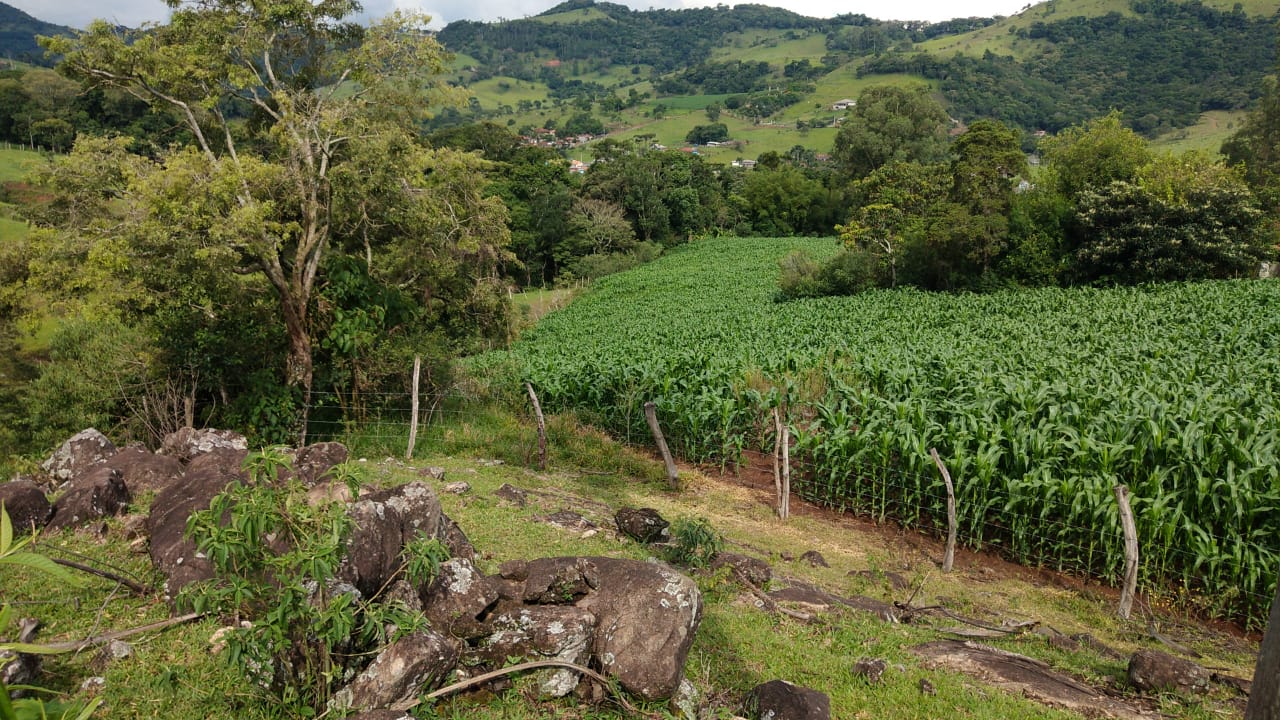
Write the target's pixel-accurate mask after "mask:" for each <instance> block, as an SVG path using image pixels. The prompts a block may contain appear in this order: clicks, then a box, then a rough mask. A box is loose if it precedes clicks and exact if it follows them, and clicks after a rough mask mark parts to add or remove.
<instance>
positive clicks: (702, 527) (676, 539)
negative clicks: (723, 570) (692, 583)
mask: <svg viewBox="0 0 1280 720" xmlns="http://www.w3.org/2000/svg"><path fill="white" fill-rule="evenodd" d="M723 547H724V538H723V537H721V536H720V533H718V532H716V529H715V528H714V527H712V526H711V521H709V520H707V519H706V518H688V517H681V518H676V519H675V521H674V522H672V523H671V543H670V544H669V545H668V546H667V559H668V560H670V561H671V562H672V563H675V564H676V565H683V566H685V567H691V568H700V567H706V566H707V565H709V564H711V561H712V560H714V559H715V556H716V553H718V552H720V550H721V548H723Z"/></svg>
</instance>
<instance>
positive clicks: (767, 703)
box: [743, 680, 831, 720]
mask: <svg viewBox="0 0 1280 720" xmlns="http://www.w3.org/2000/svg"><path fill="white" fill-rule="evenodd" d="M743 706H744V711H745V713H746V716H747V717H748V718H751V719H752V720H830V718H831V699H830V698H828V697H827V696H826V694H825V693H820V692H818V691H817V690H811V689H810V688H807V687H801V686H799V685H794V684H792V683H789V682H787V681H786V680H770V681H769V682H767V683H763V684H760V685H757V686H755V688H753V689H752V690H751V692H750V693H747V697H746V700H744V701H743Z"/></svg>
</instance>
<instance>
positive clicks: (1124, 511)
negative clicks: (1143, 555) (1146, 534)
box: [1115, 485, 1138, 620]
mask: <svg viewBox="0 0 1280 720" xmlns="http://www.w3.org/2000/svg"><path fill="white" fill-rule="evenodd" d="M1115 492H1116V503H1117V504H1118V505H1119V506H1120V527H1121V529H1122V530H1124V587H1122V588H1121V589H1120V608H1119V613H1120V617H1122V618H1124V619H1125V620H1128V619H1129V614H1130V613H1131V612H1132V611H1133V594H1134V592H1136V591H1137V589H1138V528H1137V526H1136V525H1134V523H1133V510H1132V509H1131V508H1130V507H1129V488H1128V487H1126V486H1124V485H1117V486H1116V487H1115Z"/></svg>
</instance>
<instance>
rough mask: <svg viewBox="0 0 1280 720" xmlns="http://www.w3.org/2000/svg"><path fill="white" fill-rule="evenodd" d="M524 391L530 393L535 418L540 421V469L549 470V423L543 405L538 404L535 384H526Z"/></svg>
mask: <svg viewBox="0 0 1280 720" xmlns="http://www.w3.org/2000/svg"><path fill="white" fill-rule="evenodd" d="M524 389H525V390H528V391H529V401H530V402H532V403H533V416H534V417H535V418H537V420H538V469H539V470H546V469H547V423H546V421H545V420H544V419H543V417H542V403H540V402H538V394H537V393H535V392H534V391H533V383H525V384H524Z"/></svg>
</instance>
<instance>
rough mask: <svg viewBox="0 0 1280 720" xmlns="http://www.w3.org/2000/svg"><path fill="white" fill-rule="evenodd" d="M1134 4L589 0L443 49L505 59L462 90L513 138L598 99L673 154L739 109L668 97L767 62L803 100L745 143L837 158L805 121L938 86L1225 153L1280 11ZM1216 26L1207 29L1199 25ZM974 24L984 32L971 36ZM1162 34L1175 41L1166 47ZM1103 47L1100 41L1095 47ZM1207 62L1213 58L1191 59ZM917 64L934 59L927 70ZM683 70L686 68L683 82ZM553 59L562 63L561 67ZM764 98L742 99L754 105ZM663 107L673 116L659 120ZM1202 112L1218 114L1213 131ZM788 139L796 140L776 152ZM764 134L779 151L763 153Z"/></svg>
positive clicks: (612, 118) (983, 109)
mask: <svg viewBox="0 0 1280 720" xmlns="http://www.w3.org/2000/svg"><path fill="white" fill-rule="evenodd" d="M1133 1H1134V0H1052V1H1051V2H1045V3H1040V4H1037V5H1034V6H1032V7H1029V8H1027V9H1026V10H1024V11H1022V12H1020V13H1018V14H1016V15H1013V16H1010V17H1007V18H1001V19H999V20H995V21H989V20H988V21H982V22H978V23H970V24H969V25H968V26H966V25H965V24H963V23H958V22H957V23H939V24H934V25H929V24H926V23H915V24H912V23H908V24H906V25H892V24H885V23H880V22H879V21H876V20H871V19H869V18H861V17H858V16H842V17H841V18H836V19H827V20H820V19H814V18H803V17H800V16H796V15H794V14H789V13H786V12H783V11H776V12H775V11H773V10H771V9H768V8H757V9H756V10H755V11H752V12H750V13H744V12H739V11H734V12H737V13H738V14H734V13H733V12H729V11H728V10H726V9H710V8H707V9H701V10H698V11H696V12H694V11H659V12H649V13H646V12H634V11H629V10H626V9H622V8H620V7H619V6H613V5H610V4H608V3H592V2H589V1H588V0H575V1H574V2H571V3H566V4H565V5H562V6H560V7H558V8H553V9H552V11H548V13H546V14H544V15H540V16H537V17H535V18H530V19H528V20H523V21H511V22H510V23H507V24H500V25H485V24H478V23H466V24H463V25H462V26H459V28H457V29H456V30H449V29H446V32H445V33H442V38H443V39H445V41H446V42H455V43H457V47H458V48H460V49H464V50H466V51H467V52H468V53H470V54H469V55H468V60H470V61H474V63H472V64H469V65H467V66H466V67H473V68H475V67H478V68H483V67H484V66H485V61H484V58H486V57H487V58H490V60H491V62H493V61H494V59H495V58H499V57H501V63H502V65H501V67H502V71H501V72H499V73H498V74H499V75H502V76H501V77H489V76H487V74H486V73H483V72H482V73H481V74H480V76H484V79H483V80H477V79H474V78H473V79H472V80H466V79H465V78H466V74H467V73H466V72H463V73H462V74H461V75H460V77H462V78H463V79H464V81H465V82H466V84H468V85H469V86H470V87H472V89H473V90H474V91H475V93H476V97H477V99H478V101H479V103H480V107H481V108H482V109H483V111H484V113H486V114H487V117H488V118H489V119H493V120H496V121H497V122H500V123H506V124H507V125H508V126H509V127H511V128H513V129H516V128H519V127H523V126H526V125H529V126H540V125H543V124H546V123H547V122H548V121H549V120H556V121H560V120H563V119H565V118H567V117H568V116H569V115H571V114H572V113H573V112H577V111H578V110H577V109H576V108H575V105H578V104H581V103H582V98H583V97H587V98H589V99H590V101H591V104H592V112H593V113H594V114H595V115H596V116H597V117H599V118H600V119H601V120H603V121H604V122H605V124H606V125H607V126H608V127H609V128H610V130H611V131H612V132H617V133H619V134H620V136H622V137H629V136H633V135H636V134H640V133H645V132H653V133H655V134H656V135H657V136H658V138H659V140H660V141H661V142H663V144H666V145H671V144H673V143H675V142H680V141H681V140H682V138H683V136H684V135H685V134H686V133H687V132H688V130H689V129H691V128H692V127H693V126H694V125H696V124H698V123H700V122H702V119H701V116H700V114H699V113H697V112H689V113H688V114H686V115H685V116H684V117H681V116H680V113H679V112H675V111H680V110H689V111H697V110H700V109H701V108H702V107H704V106H705V105H706V104H707V103H708V102H712V101H716V102H723V101H724V100H726V99H727V98H728V97H729V96H728V95H727V94H725V93H717V92H708V91H703V92H699V91H698V89H697V88H695V89H694V90H693V91H691V92H689V93H687V94H680V95H662V94H659V93H657V92H655V88H660V87H662V82H663V81H664V80H666V79H670V78H671V77H673V76H675V74H676V73H678V72H682V71H683V70H682V69H684V68H690V67H695V66H697V65H699V64H700V63H712V64H716V63H719V64H725V63H729V64H732V63H761V62H762V63H767V64H768V66H769V73H768V75H767V76H766V77H764V78H761V80H760V82H759V83H758V84H757V85H756V87H757V89H758V90H757V91H759V92H764V91H765V90H777V89H781V88H790V89H793V91H794V92H797V93H798V94H799V95H798V97H799V101H798V102H795V103H794V104H791V105H788V106H784V107H782V108H780V109H778V110H776V111H775V112H773V113H772V114H771V115H768V116H767V117H760V118H750V119H749V121H750V124H752V125H755V124H756V123H757V122H759V123H760V124H762V125H764V126H766V127H767V128H769V129H770V130H771V132H769V133H761V132H750V133H748V132H747V131H746V130H742V131H740V133H741V134H744V136H747V135H755V136H756V137H754V138H752V140H753V141H754V142H756V143H758V144H761V145H768V146H769V147H770V148H773V147H782V148H790V147H793V146H795V145H802V146H805V147H807V148H810V149H812V150H815V151H817V152H826V151H828V150H829V149H830V145H829V139H828V137H827V135H828V134H827V133H822V132H818V133H803V132H800V131H798V130H796V128H795V125H796V122H797V121H799V120H805V121H806V122H807V121H809V120H812V119H816V118H822V119H824V120H825V121H828V122H829V121H830V120H832V119H834V116H835V115H836V114H837V113H834V112H832V111H830V110H829V107H830V105H831V103H833V102H835V101H836V100H840V99H844V98H856V97H857V95H858V94H859V93H860V92H861V91H862V90H863V89H864V88H866V87H868V86H870V85H875V84H893V85H921V84H924V85H927V86H929V87H931V88H932V89H933V90H934V92H935V93H937V95H938V97H939V98H940V99H941V100H943V101H944V102H945V103H947V104H949V105H950V110H951V113H952V115H953V116H954V117H957V118H958V119H960V120H962V121H967V122H969V121H972V120H974V119H978V118H981V117H994V118H996V119H1000V120H1002V121H1004V122H1006V123H1009V124H1013V125H1018V126H1021V127H1022V128H1023V129H1024V130H1027V131H1028V132H1029V131H1032V130H1037V129H1048V130H1050V131H1055V130H1057V129H1059V128H1061V127H1064V126H1065V125H1068V124H1074V123H1078V122H1081V121H1083V120H1085V119H1088V118H1090V117H1094V116H1097V115H1099V114H1103V113H1105V112H1106V111H1107V110H1109V109H1111V108H1119V109H1121V110H1122V111H1124V112H1126V117H1127V120H1128V121H1129V122H1131V123H1133V124H1134V127H1135V128H1136V129H1138V130H1139V131H1141V132H1144V133H1146V134H1147V135H1148V136H1149V137H1152V138H1157V137H1158V138H1161V142H1164V143H1170V146H1171V147H1209V148H1213V149H1216V145H1217V144H1218V138H1219V136H1218V135H1217V134H1214V131H1213V128H1214V127H1220V125H1221V124H1220V123H1217V121H1216V120H1215V117H1217V116H1216V115H1213V114H1212V113H1238V112H1240V111H1241V110H1242V109H1243V108H1245V107H1247V105H1248V104H1249V102H1250V101H1251V98H1252V97H1253V96H1254V95H1255V94H1256V93H1257V91H1258V89H1259V88H1260V82H1261V77H1262V75H1263V73H1265V72H1269V71H1270V68H1271V63H1272V62H1273V57H1274V46H1275V29H1274V28H1273V27H1271V26H1270V25H1269V24H1268V23H1266V22H1264V21H1262V20H1260V18H1269V17H1270V16H1271V15H1272V14H1274V13H1275V11H1276V10H1277V9H1280V2H1277V0H1255V1H1254V2H1251V3H1247V4H1241V5H1240V8H1241V13H1240V14H1238V15H1237V14H1234V10H1233V9H1234V8H1235V6H1236V3H1232V2H1226V0H1214V1H1213V2H1209V3H1205V4H1204V5H1203V7H1204V8H1206V10H1205V11H1203V13H1201V14H1204V13H1210V12H1217V11H1222V12H1223V13H1225V15H1215V16H1214V17H1207V16H1206V18H1199V17H1198V16H1197V15H1196V13H1200V12H1201V11H1196V10H1193V11H1191V12H1190V13H1189V14H1188V13H1183V14H1182V15H1178V14H1177V13H1176V12H1174V13H1170V9H1171V8H1180V7H1182V6H1180V5H1177V4H1176V3H1172V4H1168V3H1166V4H1161V3H1164V2H1165V0H1159V2H1146V3H1145V4H1141V5H1134V4H1133ZM1135 8H1137V10H1135ZM1210 8H1211V9H1213V10H1212V11H1210V10H1208V9H1210ZM1155 15H1160V17H1161V18H1166V19H1167V18H1174V19H1176V22H1177V23H1181V24H1179V25H1176V26H1170V28H1171V29H1167V30H1166V29H1162V28H1164V25H1162V24H1161V22H1174V20H1165V21H1161V22H1156V21H1155V20H1153V17H1154V16H1155ZM1108 16H1110V17H1111V18H1121V19H1123V20H1124V21H1125V22H1128V23H1129V25H1126V26H1124V29H1123V32H1124V33H1125V35H1124V37H1125V38H1128V39H1125V40H1123V41H1121V40H1119V39H1117V38H1116V37H1112V35H1113V34H1114V33H1113V32H1112V30H1111V28H1112V25H1113V23H1112V21H1111V20H1105V21H1104V20H1098V19H1100V18H1107V17H1108ZM677 21H678V22H677ZM1202 21H1203V26H1202V25H1201V24H1198V23H1201V22H1202ZM1082 23H1083V24H1084V25H1089V23H1100V24H1097V25H1096V26H1090V27H1093V28H1094V29H1093V30H1092V31H1090V32H1092V33H1094V35H1089V34H1088V33H1084V34H1081V33H1080V31H1079V30H1078V28H1079V27H1080V26H1081V24H1082ZM975 24H976V25H980V26H981V25H985V27H977V29H967V27H972V26H973V25H975ZM548 25H550V26H553V27H555V28H562V29H563V32H561V33H560V34H559V35H546V36H543V35H539V34H538V33H537V32H534V31H533V30H531V29H530V28H532V27H534V26H538V27H543V28H546V27H547V26H548ZM691 28H706V30H703V31H701V32H697V31H696V30H691ZM726 29H728V31H725V30H726ZM712 30H715V32H712ZM1135 32H1136V33H1138V35H1133V33H1135ZM1161 32H1172V33H1173V35H1171V36H1170V38H1168V39H1165V38H1163V37H1162V36H1159V37H1157V36H1158V35H1159V33H1161ZM610 33H616V35H614V36H611V35H610ZM1108 33H1112V34H1108ZM1153 33H1154V35H1152V34H1153ZM1224 33H1225V34H1224ZM1095 35H1096V42H1095V41H1094V40H1093V39H1091V38H1093V37H1094V36H1095ZM1145 35H1151V37H1147V38H1146V40H1145V42H1147V43H1148V44H1153V45H1154V46H1155V47H1156V48H1158V50H1157V51H1150V50H1148V49H1143V48H1139V47H1136V45H1135V43H1138V41H1139V40H1143V37H1144V36H1145ZM682 38H683V39H682ZM1179 38H1183V39H1182V40H1179ZM646 42H647V43H648V44H645V43H646ZM681 43H683V44H681ZM1180 43H1181V45H1180ZM1187 43H1190V44H1189V45H1187ZM1223 43H1225V45H1223ZM1130 46H1134V47H1132V48H1131V47H1130ZM1223 47H1231V48H1236V51H1235V52H1229V51H1224V50H1222V48H1223ZM499 48H502V51H501V52H500V53H499V52H498V49H499ZM606 48H608V49H606ZM1130 49H1131V50H1132V52H1130V51H1129V50H1130ZM1196 52H1201V53H1204V54H1205V55H1204V58H1203V59H1202V60H1196V59H1195V58H1192V57H1188V54H1192V55H1194V54H1195V53H1196ZM917 57H925V58H930V60H928V61H927V62H923V63H922V62H920V61H918V60H916V59H915V58H917ZM673 58H679V62H680V64H678V65H675V66H674V67H673V65H672V60H673ZM961 58H963V59H965V60H964V61H963V62H962V60H961ZM1004 58H1010V60H1008V61H1006V60H1004ZM552 60H558V61H560V64H559V65H558V66H555V65H548V63H549V62H550V61H552ZM797 61H806V62H808V63H809V68H811V69H812V70H813V72H812V74H809V75H797V76H794V77H792V76H789V75H788V72H787V67H788V65H789V64H791V63H795V62H797ZM1210 61H1212V62H1210ZM1148 65H1149V66H1150V67H1148ZM1210 65H1212V67H1210ZM1219 65H1220V66H1221V67H1219ZM517 67H521V68H523V70H522V71H521V72H520V73H516V74H517V75H520V76H521V78H522V79H516V78H512V77H510V74H511V72H512V70H513V68H517ZM548 68H551V69H550V70H549V69H548ZM1121 69H1122V70H1121ZM504 73H505V74H504ZM548 73H551V74H548ZM556 74H558V75H559V76H560V78H561V79H560V80H555V81H554V82H555V85H558V84H559V83H561V82H563V83H565V84H566V86H565V87H559V88H557V87H555V86H552V85H549V84H548V83H550V82H552V79H551V78H552V76H553V75H556ZM480 76H476V77H480ZM1202 76H1203V77H1202ZM632 92H634V93H636V94H645V93H648V94H649V95H650V97H649V99H648V100H647V101H645V102H643V103H641V104H639V105H636V106H634V107H632V108H629V109H627V110H625V111H622V112H619V113H609V112H606V111H605V110H604V109H603V106H600V105H597V103H599V102H600V101H601V100H602V99H604V98H607V97H609V96H611V95H612V96H617V97H619V98H623V99H625V98H627V97H628V95H629V94H630V93H632ZM753 92H754V91H753ZM751 95H752V93H751V92H746V93H739V97H740V98H744V99H748V100H749V99H750V97H751ZM520 100H525V101H526V102H528V103H533V102H536V101H538V100H541V104H542V109H541V110H537V111H533V110H531V109H523V110H522V109H520V108H519V107H518V106H517V103H518V102H519V101H520ZM659 106H661V108H659ZM655 108H659V109H662V108H665V109H666V112H665V113H661V114H660V116H655V115H654V113H653V111H654V109H655ZM1202 108H1209V109H1210V113H1211V114H1208V115H1205V116H1204V118H1203V125H1204V126H1203V127H1198V126H1197V123H1199V122H1200V116H1201V112H1202ZM788 126H790V128H789V129H788ZM1206 133H1208V134H1206ZM779 134H781V135H782V137H776V138H775V137H773V136H777V135H779ZM763 135H768V136H770V140H769V141H768V142H765V141H763V140H762V139H761V136H763Z"/></svg>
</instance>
